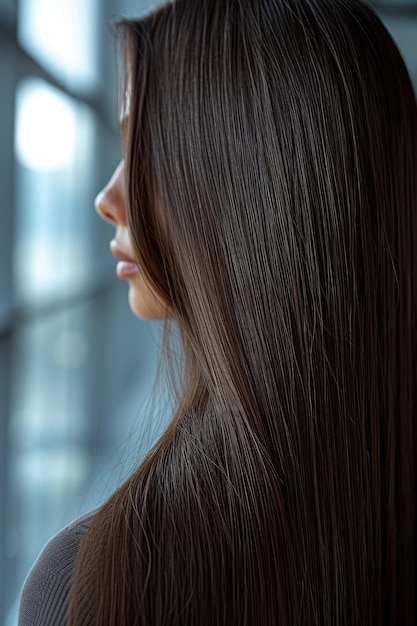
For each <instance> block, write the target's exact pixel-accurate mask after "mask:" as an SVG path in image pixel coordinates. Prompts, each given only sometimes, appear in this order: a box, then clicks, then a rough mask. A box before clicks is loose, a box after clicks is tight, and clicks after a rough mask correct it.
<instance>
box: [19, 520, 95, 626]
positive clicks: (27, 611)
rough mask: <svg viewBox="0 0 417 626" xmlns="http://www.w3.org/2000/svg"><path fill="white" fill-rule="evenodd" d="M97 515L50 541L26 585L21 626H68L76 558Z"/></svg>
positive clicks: (21, 603) (20, 611)
mask: <svg viewBox="0 0 417 626" xmlns="http://www.w3.org/2000/svg"><path fill="white" fill-rule="evenodd" d="M95 513H96V510H94V511H90V512H89V513H86V515H83V516H82V517H80V518H79V519H77V520H76V521H75V522H72V524H69V526H67V527H66V528H64V529H63V530H61V531H60V532H59V533H58V534H57V535H55V536H54V537H52V539H50V541H48V543H47V544H46V546H45V547H44V549H43V550H42V552H41V553H40V555H39V557H38V559H37V561H36V562H35V564H34V565H33V567H32V569H31V570H30V572H29V574H28V576H27V578H26V581H25V584H24V586H23V590H22V595H21V599H20V608H19V622H18V624H19V626H66V624H67V612H68V603H69V592H70V588H71V579H72V572H73V569H74V564H75V559H76V557H77V553H78V548H79V547H80V544H81V541H82V538H83V537H84V535H85V533H86V531H87V528H88V525H89V523H90V521H91V519H92V518H93V516H94V514H95Z"/></svg>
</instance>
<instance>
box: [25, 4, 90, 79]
mask: <svg viewBox="0 0 417 626" xmlns="http://www.w3.org/2000/svg"><path fill="white" fill-rule="evenodd" d="M99 27H100V28H101V27H102V26H101V24H100V23H99V20H98V3H97V0H88V2H86V1H85V0H71V2H68V1H67V0H20V3H19V18H18V37H19V41H20V43H21V44H22V46H23V47H24V48H25V49H26V50H27V51H28V52H29V54H31V55H32V56H33V57H35V58H36V60H37V61H38V62H39V63H40V64H41V65H43V66H44V67H45V68H46V69H47V70H49V71H50V72H52V73H54V74H56V75H57V76H58V77H59V78H60V79H61V80H63V81H66V82H68V83H71V84H72V85H73V86H75V87H77V88H82V89H94V88H95V87H96V85H97V29H98V28H99Z"/></svg>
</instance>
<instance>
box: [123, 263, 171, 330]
mask: <svg viewBox="0 0 417 626" xmlns="http://www.w3.org/2000/svg"><path fill="white" fill-rule="evenodd" d="M129 306H130V308H131V310H132V312H133V313H134V314H135V315H137V317H140V318H142V319H145V320H163V319H166V318H167V317H168V307H167V306H166V305H165V303H164V302H162V301H161V299H160V298H159V297H158V296H157V295H156V294H155V293H154V292H153V291H152V289H151V288H150V287H149V285H148V283H147V282H146V281H145V279H144V277H143V276H141V275H140V274H139V275H138V276H136V277H135V278H134V279H132V280H130V281H129Z"/></svg>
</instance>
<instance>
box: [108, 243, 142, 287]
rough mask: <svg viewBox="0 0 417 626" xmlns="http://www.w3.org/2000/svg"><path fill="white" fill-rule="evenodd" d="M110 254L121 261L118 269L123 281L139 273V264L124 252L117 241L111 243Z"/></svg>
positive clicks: (117, 271)
mask: <svg viewBox="0 0 417 626" xmlns="http://www.w3.org/2000/svg"><path fill="white" fill-rule="evenodd" d="M110 252H111V253H112V255H113V256H114V258H115V259H118V261H119V263H118V264H117V268H116V273H117V276H118V278H120V279H122V280H123V279H125V278H129V277H131V276H133V274H136V273H137V272H138V271H139V267H138V265H137V263H136V262H135V261H134V260H133V259H132V258H131V257H130V256H128V255H127V254H126V253H125V252H124V250H122V248H121V247H120V246H119V244H118V243H117V241H116V240H115V239H112V241H111V242H110Z"/></svg>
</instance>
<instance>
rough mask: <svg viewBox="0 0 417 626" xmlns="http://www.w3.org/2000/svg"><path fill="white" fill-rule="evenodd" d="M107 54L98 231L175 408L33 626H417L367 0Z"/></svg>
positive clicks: (255, 7) (386, 144)
mask: <svg viewBox="0 0 417 626" xmlns="http://www.w3.org/2000/svg"><path fill="white" fill-rule="evenodd" d="M116 31H117V33H118V36H119V41H120V42H121V45H122V49H123V59H124V85H123V94H124V106H123V110H124V113H125V118H124V123H123V144H124V162H123V163H122V164H120V166H119V168H118V169H117V171H116V172H115V175H114V177H113V179H112V180H111V181H110V183H109V185H108V186H107V187H106V189H105V190H104V191H103V192H102V194H101V195H100V196H99V197H98V199H97V210H98V211H99V213H100V214H101V215H102V216H103V217H104V218H105V219H107V220H109V221H110V222H111V223H113V224H114V225H115V226H116V236H115V239H114V241H113V242H112V244H111V249H112V252H113V254H114V255H115V256H116V258H118V259H119V260H120V263H119V265H118V275H119V277H120V278H122V279H126V280H127V281H128V282H129V287H130V292H129V302H130V306H131V308H132V310H133V311H134V312H135V313H136V314H137V315H138V316H139V317H144V318H162V319H166V320H167V326H168V324H169V323H171V324H172V323H173V324H175V325H177V327H178V328H179V331H180V335H181V340H182V347H183V368H182V378H181V385H182V388H181V395H180V398H179V401H178V406H177V409H176V412H175V414H174V415H173V417H172V421H171V423H170V426H169V427H168V429H167V431H166V432H165V434H164V435H163V436H162V438H161V439H160V441H159V442H158V444H157V445H156V446H155V448H154V449H153V450H152V451H151V452H150V453H149V455H148V457H147V458H146V460H145V461H144V462H143V463H142V464H141V465H140V467H139V468H138V470H137V471H136V472H135V473H134V474H133V476H132V477H131V478H129V480H128V481H127V482H126V483H125V485H123V486H122V487H121V488H120V489H119V490H118V491H117V492H116V493H115V494H114V495H113V496H112V497H111V498H110V499H109V501H108V502H107V503H106V504H105V505H104V506H102V507H101V508H100V509H99V511H98V512H97V513H95V514H94V515H90V516H87V518H83V519H82V520H81V521H78V522H76V523H75V525H72V526H71V527H70V529H67V530H66V531H64V532H63V533H61V534H60V535H58V537H57V538H55V539H54V540H53V541H52V542H51V543H50V544H49V546H48V548H47V549H46V553H45V552H44V554H43V556H42V557H41V559H40V562H38V564H37V566H35V569H34V571H33V573H32V575H31V578H30V579H29V581H28V583H27V585H26V590H25V592H24V594H23V600H22V611H21V615H22V617H21V623H22V624H26V623H31V624H38V623H42V624H58V623H59V624H64V623H67V617H66V616H67V605H68V602H69V603H70V606H69V610H68V623H69V624H70V625H72V626H75V625H77V626H84V625H87V624H88V625H93V624H94V625H97V626H98V625H100V626H105V625H109V626H110V625H116V624H117V625H120V624H128V625H130V624H138V625H139V624H140V625H142V624H143V625H144V626H145V625H148V626H149V625H150V624H152V626H156V625H162V624H163V625H168V624H173V625H174V624H176V625H180V624H181V625H190V626H196V625H197V624H199V625H220V624H222V625H223V624H224V625H226V624H227V625H228V626H230V625H239V626H243V625H252V624H256V625H262V626H264V625H271V626H276V625H277V624H279V625H289V624H291V625H295V624H296V625H299V624H300V625H301V624H303V625H304V624H305V625H311V624H320V625H328V626H335V625H346V626H347V625H352V624H364V625H365V624H366V625H369V624H386V625H388V624H390V625H394V624H396V625H399V624H402V625H409V626H411V625H412V624H414V623H415V619H416V611H415V601H414V592H415V582H416V577H415V570H416V549H415V535H414V532H415V520H416V512H415V487H416V485H415V463H416V461H415V459H416V437H415V434H416V433H415V423H414V416H415V414H416V410H417V396H416V389H417V385H416V382H417V380H416V366H415V355H416V349H417V345H416V340H417V335H416V321H417V307H416V280H417V272H416V268H417V258H416V250H417V222H416V208H417V175H416V169H417V109H416V100H415V96H414V94H413V90H412V87H411V84H410V80H409V77H408V75H407V72H406V69H405V67H404V64H403V61H402V60H401V57H400V55H399V53H398V51H397V49H396V48H395V46H394V44H393V42H392V40H391V39H390V37H389V35H388V34H387V32H386V30H385V29H384V27H383V26H382V25H381V23H380V21H379V20H378V18H377V17H376V16H375V14H374V13H373V12H372V10H371V9H370V8H369V7H367V6H366V5H363V4H362V3H361V2H359V0H199V1H198V2H197V1H196V0H179V1H177V2H173V3H169V4H167V5H166V6H165V7H163V8H161V9H159V10H157V11H156V12H154V13H153V14H151V15H150V16H149V17H147V18H146V19H144V20H141V21H129V20H122V21H121V22H120V23H119V24H118V25H117V26H116ZM87 528H88V531H87ZM75 560H76V562H75V567H74V561H75ZM45 580H47V582H45ZM31 581H32V582H31ZM39 581H43V582H42V583H40V582H39ZM41 584H42V590H41V591H40V592H39V594H40V595H39V594H38V596H39V597H38V599H37V600H36V601H34V600H33V597H34V595H35V593H34V590H35V589H38V590H39V587H40V585H41ZM36 585H38V587H36ZM70 586H71V590H70ZM31 603H32V604H31ZM34 605H36V607H35V608H34ZM31 613H32V616H33V615H34V614H35V613H36V616H37V617H36V619H32V621H30V620H25V618H24V616H25V615H30V614H31ZM51 615H53V616H54V619H55V621H52V618H51Z"/></svg>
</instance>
